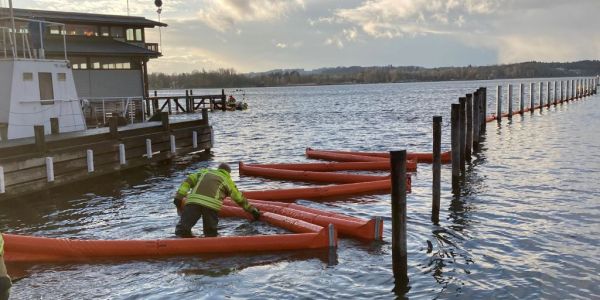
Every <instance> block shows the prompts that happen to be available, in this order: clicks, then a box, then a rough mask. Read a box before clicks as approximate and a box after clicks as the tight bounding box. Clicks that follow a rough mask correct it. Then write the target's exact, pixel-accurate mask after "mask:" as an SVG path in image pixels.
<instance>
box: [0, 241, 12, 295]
mask: <svg viewBox="0 0 600 300" xmlns="http://www.w3.org/2000/svg"><path fill="white" fill-rule="evenodd" d="M11 286H12V283H11V281H10V277H8V273H7V272H6V266H5V265H4V239H3V238H2V234H1V233H0V300H8V298H9V296H10V287H11Z"/></svg>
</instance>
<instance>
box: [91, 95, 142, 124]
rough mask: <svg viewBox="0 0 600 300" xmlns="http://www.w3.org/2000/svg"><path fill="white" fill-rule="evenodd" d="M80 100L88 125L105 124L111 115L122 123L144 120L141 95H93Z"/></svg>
mask: <svg viewBox="0 0 600 300" xmlns="http://www.w3.org/2000/svg"><path fill="white" fill-rule="evenodd" d="M80 101H81V107H82V110H83V116H84V118H85V120H86V124H87V125H88V127H103V126H107V125H108V120H109V118H111V117H117V118H118V119H119V122H120V123H121V124H122V125H125V123H127V124H134V123H141V122H145V121H146V118H145V113H146V112H145V107H144V98H143V97H141V96H133V97H93V98H82V99H80Z"/></svg>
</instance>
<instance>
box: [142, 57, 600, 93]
mask: <svg viewBox="0 0 600 300" xmlns="http://www.w3.org/2000/svg"><path fill="white" fill-rule="evenodd" d="M598 74H600V61H599V60H594V61H589V60H588V61H578V62H571V63H540V62H525V63H518V64H510V65H495V66H481V67H473V66H467V67H444V68H423V67H393V66H386V67H337V68H323V69H317V70H313V71H304V70H301V69H293V70H274V71H269V72H264V73H249V74H237V73H236V72H235V70H233V69H220V70H217V71H202V72H198V71H195V72H192V73H181V74H172V75H167V74H164V73H152V74H150V76H149V86H150V89H152V90H159V89H189V88H207V89H210V88H250V87H293V86H322V85H350V84H380V83H415V82H442V81H474V80H497V79H526V78H557V77H581V76H597V75H598Z"/></svg>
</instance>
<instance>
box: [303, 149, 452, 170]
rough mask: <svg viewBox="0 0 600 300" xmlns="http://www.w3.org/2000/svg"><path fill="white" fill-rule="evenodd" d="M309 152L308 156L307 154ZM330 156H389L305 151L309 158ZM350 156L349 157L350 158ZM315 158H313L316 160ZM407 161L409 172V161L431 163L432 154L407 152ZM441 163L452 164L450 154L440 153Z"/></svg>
mask: <svg viewBox="0 0 600 300" xmlns="http://www.w3.org/2000/svg"><path fill="white" fill-rule="evenodd" d="M309 152H310V154H309ZM331 154H340V155H342V157H343V158H344V159H351V158H353V157H355V156H367V157H375V158H379V159H389V157H390V154H389V153H387V152H360V151H338V150H314V149H311V148H307V149H306V155H307V156H309V157H313V156H318V157H323V159H325V158H324V157H331ZM350 155H351V156H350ZM318 157H315V158H318ZM406 159H407V167H406V169H407V170H409V167H408V164H409V163H410V162H411V161H413V160H414V161H417V162H419V163H433V153H423V152H408V153H407V154H406ZM441 160H442V163H451V162H452V153H451V152H450V151H446V152H442V153H441Z"/></svg>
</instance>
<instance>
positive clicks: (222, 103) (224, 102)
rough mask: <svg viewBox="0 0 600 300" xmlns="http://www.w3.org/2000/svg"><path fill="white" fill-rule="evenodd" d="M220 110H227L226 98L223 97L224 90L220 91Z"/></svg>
mask: <svg viewBox="0 0 600 300" xmlns="http://www.w3.org/2000/svg"><path fill="white" fill-rule="evenodd" d="M221 110H222V111H226V110H227V98H226V97H225V89H221Z"/></svg>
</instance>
